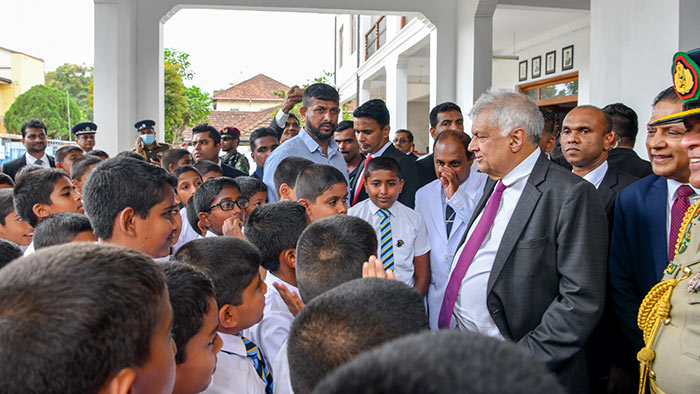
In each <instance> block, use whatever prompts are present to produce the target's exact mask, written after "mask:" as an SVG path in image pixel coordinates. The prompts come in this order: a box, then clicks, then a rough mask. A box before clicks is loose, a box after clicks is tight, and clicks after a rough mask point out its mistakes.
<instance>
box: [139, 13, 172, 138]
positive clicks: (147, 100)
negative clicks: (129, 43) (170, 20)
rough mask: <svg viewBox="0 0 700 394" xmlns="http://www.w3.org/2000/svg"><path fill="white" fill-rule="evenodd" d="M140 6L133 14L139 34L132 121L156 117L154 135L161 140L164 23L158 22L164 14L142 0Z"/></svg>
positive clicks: (162, 129) (162, 123) (163, 132)
mask: <svg viewBox="0 0 700 394" xmlns="http://www.w3.org/2000/svg"><path fill="white" fill-rule="evenodd" d="M141 5H142V6H141V7H139V13H138V14H137V16H136V23H137V26H136V29H137V31H138V32H139V37H138V40H137V41H136V69H137V70H138V73H136V75H135V79H136V95H135V97H134V98H135V104H136V106H135V108H134V116H135V119H134V122H136V121H138V120H141V119H153V120H155V121H156V138H157V139H158V141H160V142H163V141H164V138H165V114H164V112H163V108H164V107H165V93H164V91H163V89H164V86H165V85H164V77H163V75H164V72H163V62H164V56H163V22H161V18H162V16H163V14H162V13H158V11H157V10H156V9H153V8H150V7H146V6H145V4H143V2H141ZM132 130H133V129H132ZM134 138H135V134H134Z"/></svg>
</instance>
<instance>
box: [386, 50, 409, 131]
mask: <svg viewBox="0 0 700 394" xmlns="http://www.w3.org/2000/svg"><path fill="white" fill-rule="evenodd" d="M384 70H385V71H386V105H387V108H388V109H389V114H391V123H390V126H391V137H392V138H393V136H394V133H395V132H396V130H399V129H405V128H407V127H408V102H407V98H408V59H405V58H401V57H400V56H398V57H396V58H394V59H392V61H389V62H387V64H386V66H384Z"/></svg>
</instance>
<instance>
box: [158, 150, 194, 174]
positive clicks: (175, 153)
mask: <svg viewBox="0 0 700 394" xmlns="http://www.w3.org/2000/svg"><path fill="white" fill-rule="evenodd" d="M189 154H190V151H188V150H187V149H182V148H173V149H168V150H166V151H165V152H163V157H161V158H160V166H161V167H163V168H164V169H165V171H170V170H168V168H169V167H170V165H171V164H177V162H178V161H180V159H182V158H183V157H185V156H187V155H189Z"/></svg>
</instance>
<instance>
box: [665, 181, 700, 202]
mask: <svg viewBox="0 0 700 394" xmlns="http://www.w3.org/2000/svg"><path fill="white" fill-rule="evenodd" d="M683 185H688V186H690V187H692V188H693V190H694V191H695V194H696V195H698V194H700V189H698V188H695V187H693V185H691V184H688V183H680V182H678V181H677V180H674V179H670V178H666V189H667V191H666V198H667V199H668V204H669V206H673V201H675V200H676V193H677V192H678V188H679V187H681V186H683ZM691 204H692V201H691Z"/></svg>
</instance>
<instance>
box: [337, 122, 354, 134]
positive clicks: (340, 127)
mask: <svg viewBox="0 0 700 394" xmlns="http://www.w3.org/2000/svg"><path fill="white" fill-rule="evenodd" d="M354 127H355V123H354V122H353V121H352V120H343V121H342V122H339V123H338V127H336V128H335V132H336V133H337V132H340V131H343V130H346V129H353V128H354Z"/></svg>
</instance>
